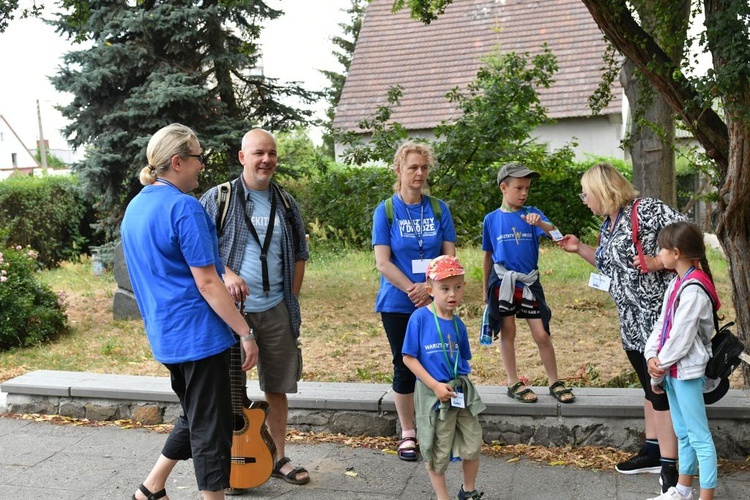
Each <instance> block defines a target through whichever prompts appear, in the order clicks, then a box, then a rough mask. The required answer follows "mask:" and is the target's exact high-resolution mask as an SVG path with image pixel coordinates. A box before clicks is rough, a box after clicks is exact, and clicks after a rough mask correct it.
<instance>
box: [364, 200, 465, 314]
mask: <svg viewBox="0 0 750 500" xmlns="http://www.w3.org/2000/svg"><path fill="white" fill-rule="evenodd" d="M392 199H393V224H390V225H389V224H388V218H387V217H386V214H385V202H381V203H380V204H379V205H378V207H377V208H376V209H375V213H374V214H373V219H372V245H373V246H375V245H386V246H389V247H390V248H391V262H393V264H394V265H395V266H396V267H397V268H398V269H399V270H400V271H401V272H402V273H404V275H405V276H406V277H407V278H409V279H410V280H411V281H412V283H424V281H425V273H412V260H415V259H434V258H435V257H438V256H440V255H441V254H442V247H443V242H445V241H448V242H451V243H455V242H456V229H455V227H453V217H452V216H451V213H450V210H448V206H447V205H446V204H445V203H443V202H442V201H440V200H439V203H440V209H441V211H442V215H441V217H440V220H435V214H434V213H433V211H432V204H431V203H430V201H429V199H428V198H427V197H426V196H423V197H422V202H421V203H415V204H413V205H407V204H405V203H404V202H403V201H402V200H401V197H399V196H398V195H393V198H392ZM420 241H421V251H420ZM414 309H415V308H414V304H413V303H412V302H411V300H409V296H408V295H407V294H406V293H404V292H402V291H401V290H399V289H398V288H397V287H395V286H394V285H392V284H391V283H390V282H389V281H388V280H387V279H385V276H381V277H380V288H379V289H378V295H377V297H376V298H375V312H386V313H404V314H411V313H412V312H414Z"/></svg>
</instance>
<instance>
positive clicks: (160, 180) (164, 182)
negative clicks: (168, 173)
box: [156, 177, 182, 193]
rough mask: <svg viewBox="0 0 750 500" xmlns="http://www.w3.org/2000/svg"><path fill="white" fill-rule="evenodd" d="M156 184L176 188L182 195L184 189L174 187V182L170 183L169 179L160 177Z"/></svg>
mask: <svg viewBox="0 0 750 500" xmlns="http://www.w3.org/2000/svg"><path fill="white" fill-rule="evenodd" d="M156 182H161V183H162V184H166V185H167V186H172V187H173V188H175V189H176V190H177V191H179V192H180V193H182V189H180V188H178V187H177V186H175V185H174V183H173V182H170V181H168V180H167V179H165V178H164V177H159V178H157V179H156Z"/></svg>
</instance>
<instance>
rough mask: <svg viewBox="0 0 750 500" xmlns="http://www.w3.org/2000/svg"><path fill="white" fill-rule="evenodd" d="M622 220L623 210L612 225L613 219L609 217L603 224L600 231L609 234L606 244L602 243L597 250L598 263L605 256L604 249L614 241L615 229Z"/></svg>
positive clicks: (618, 213)
mask: <svg viewBox="0 0 750 500" xmlns="http://www.w3.org/2000/svg"><path fill="white" fill-rule="evenodd" d="M621 218H622V208H621V209H620V211H619V212H617V217H616V218H615V221H614V222H613V223H612V218H611V217H607V218H606V219H605V220H604V222H603V223H602V228H601V229H600V230H599V232H600V234H602V235H605V234H606V233H607V232H609V235H608V237H607V238H606V241H605V242H604V243H600V244H599V246H598V247H597V248H596V252H595V254H596V262H599V261H601V259H602V256H603V255H604V248H605V247H608V246H609V244H610V242H611V241H612V235H613V234H614V232H615V229H617V223H618V222H620V219H621ZM607 221H609V222H610V223H611V224H608V223H607Z"/></svg>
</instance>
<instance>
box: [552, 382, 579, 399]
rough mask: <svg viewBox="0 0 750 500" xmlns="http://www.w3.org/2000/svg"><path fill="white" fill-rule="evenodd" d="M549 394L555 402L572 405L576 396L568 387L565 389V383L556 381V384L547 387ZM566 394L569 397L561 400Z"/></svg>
mask: <svg viewBox="0 0 750 500" xmlns="http://www.w3.org/2000/svg"><path fill="white" fill-rule="evenodd" d="M549 393H550V394H552V395H553V396H555V399H556V400H558V401H559V402H561V403H564V404H568V403H572V402H573V401H575V400H576V395H575V394H573V389H571V388H570V387H565V382H563V381H562V380H558V381H557V382H555V383H554V384H552V385H551V386H549ZM566 394H570V396H571V397H570V398H568V399H563V396H565V395H566Z"/></svg>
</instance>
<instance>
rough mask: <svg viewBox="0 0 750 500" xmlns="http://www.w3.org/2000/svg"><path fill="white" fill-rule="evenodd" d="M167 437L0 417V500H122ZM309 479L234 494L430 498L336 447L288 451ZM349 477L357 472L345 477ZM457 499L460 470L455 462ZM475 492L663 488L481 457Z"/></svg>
mask: <svg viewBox="0 0 750 500" xmlns="http://www.w3.org/2000/svg"><path fill="white" fill-rule="evenodd" d="M165 439H166V435H164V434H159V433H156V432H153V431H149V430H144V429H129V430H125V429H121V428H119V427H114V426H106V427H93V426H75V425H54V424H50V423H46V422H33V421H28V420H18V419H13V418H0V443H2V453H0V500H6V499H8V500H9V499H42V500H46V499H49V500H53V499H54V500H72V499H84V498H95V499H110V498H111V499H127V498H130V496H131V495H132V494H133V492H134V491H135V489H136V487H137V486H138V484H139V483H140V482H141V481H142V480H143V479H144V478H145V477H146V475H147V474H148V472H149V470H150V469H151V466H152V465H153V462H154V461H155V460H156V457H157V456H158V454H159V451H160V449H161V446H162V444H163V442H164V440H165ZM287 454H288V455H289V456H290V457H291V458H292V459H293V462H294V463H295V464H297V465H304V466H305V467H307V468H308V470H309V471H310V474H311V477H312V480H311V482H310V483H309V484H307V485H305V486H293V485H290V484H287V483H285V482H284V481H282V480H280V479H276V478H271V479H270V480H269V481H268V482H266V483H265V484H264V485H262V486H260V487H258V488H256V489H254V490H251V491H249V492H248V493H247V494H245V495H242V496H238V497H228V498H248V499H251V498H253V499H271V498H275V499H278V498H283V499H306V500H308V499H309V500H317V499H327V498H337V499H427V498H434V495H433V494H432V489H431V487H430V483H429V479H428V477H427V472H426V471H425V469H424V463H423V462H418V463H407V462H402V461H400V460H398V458H396V457H395V456H394V455H390V454H385V453H383V452H381V451H376V450H368V449H352V448H349V447H346V446H341V445H335V444H315V445H299V444H297V445H295V444H291V445H288V446H287ZM347 472H349V473H354V474H356V475H348V474H347ZM448 484H449V487H450V490H451V492H453V495H455V493H456V492H457V490H458V488H459V487H460V485H461V479H460V466H459V465H458V464H451V467H450V468H449V471H448ZM477 486H478V488H479V489H480V490H481V491H484V492H485V496H484V498H485V499H512V500H536V499H539V500H546V499H559V500H568V499H569V500H582V499H599V498H607V499H621V500H630V499H632V500H643V499H645V498H649V497H652V496H654V495H655V494H656V493H657V490H658V489H659V484H658V475H655V474H641V475H635V476H625V475H622V474H618V473H617V472H615V471H613V470H607V471H592V470H578V469H573V468H569V467H563V466H554V467H553V466H547V465H540V464H537V463H533V462H529V461H526V460H523V459H522V460H520V461H517V462H511V463H508V459H507V458H490V457H484V456H483V457H482V461H481V466H480V471H479V479H478V483H477ZM167 492H168V494H169V498H171V499H172V500H181V499H198V498H201V495H200V493H199V492H198V490H197V487H196V484H195V479H194V476H193V470H192V462H189V461H188V462H181V463H180V464H179V465H178V467H177V468H176V469H175V471H174V473H173V474H172V476H171V478H170V482H169V484H168V485H167ZM716 497H717V498H718V499H732V500H747V499H750V472H743V473H735V474H722V475H720V477H719V488H718V490H717V494H716Z"/></svg>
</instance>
